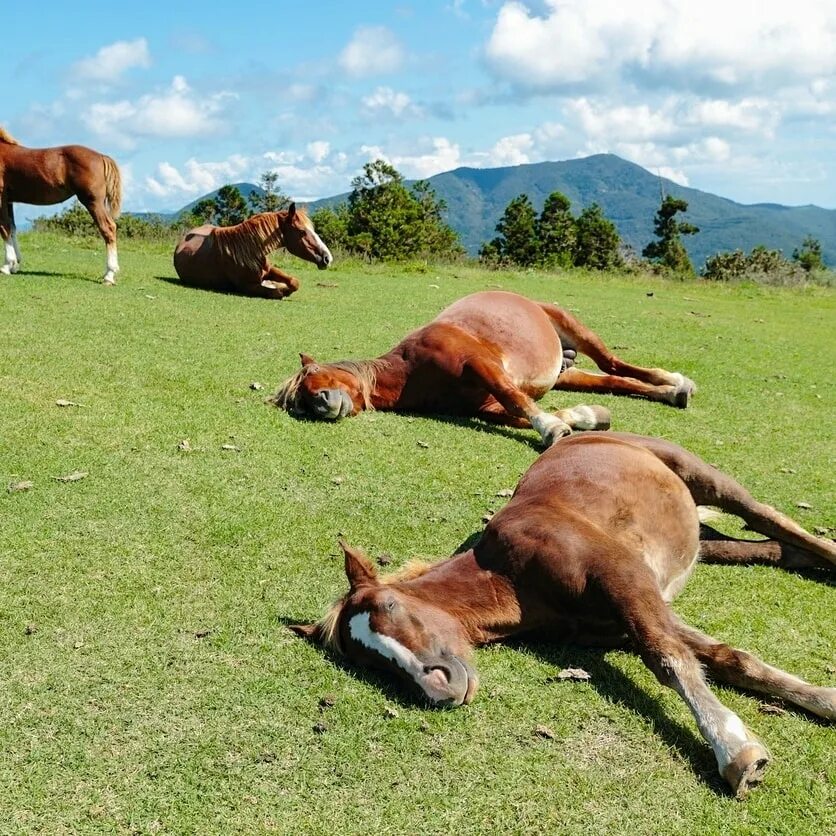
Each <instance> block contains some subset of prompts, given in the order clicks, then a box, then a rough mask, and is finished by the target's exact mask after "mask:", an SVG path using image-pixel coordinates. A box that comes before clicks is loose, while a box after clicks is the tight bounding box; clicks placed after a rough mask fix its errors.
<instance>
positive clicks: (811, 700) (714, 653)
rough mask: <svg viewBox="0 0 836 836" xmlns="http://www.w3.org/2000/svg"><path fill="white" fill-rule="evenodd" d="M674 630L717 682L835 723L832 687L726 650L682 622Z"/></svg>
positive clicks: (835, 690) (835, 694) (834, 690)
mask: <svg viewBox="0 0 836 836" xmlns="http://www.w3.org/2000/svg"><path fill="white" fill-rule="evenodd" d="M678 628H679V634H680V636H681V637H682V639H683V640H684V641H685V642H686V643H687V644H688V646H689V647H690V648H691V650H693V651H694V653H695V654H696V656H697V659H699V661H700V663H701V664H703V665H705V667H706V668H707V669H708V671H709V673H710V674H711V675H712V676H713V677H715V678H716V679H717V680H718V681H720V682H725V683H727V684H728V685H733V686H734V687H735V688H746V689H748V690H750V691H758V692H759V693H761V694H769V695H770V696H775V697H780V698H781V699H782V700H786V701H787V702H791V703H792V704H793V705H799V706H801V707H802V708H805V709H807V711H810V712H812V713H813V714H816V715H818V716H819V717H824V718H825V719H826V720H836V688H825V687H822V686H819V685H811V684H810V683H809V682H805V681H804V680H803V679H800V678H799V677H797V676H793V675H792V674H789V673H787V672H786V671H782V670H780V669H779V668H773V667H772V665H767V664H766V662H762V661H761V660H760V659H758V657H757V656H753V655H752V654H751V653H747V652H746V651H745V650H738V649H737V648H734V647H730V646H729V645H727V644H724V643H723V642H720V641H717V639H714V638H712V637H711V636H707V635H706V634H705V633H701V632H700V631H699V630H695V629H694V628H693V627H689V626H688V625H687V624H683V623H682V622H679V625H678Z"/></svg>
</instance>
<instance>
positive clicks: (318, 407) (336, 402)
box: [310, 389, 354, 421]
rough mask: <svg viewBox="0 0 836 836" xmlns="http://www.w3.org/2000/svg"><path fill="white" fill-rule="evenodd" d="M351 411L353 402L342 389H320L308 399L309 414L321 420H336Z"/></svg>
mask: <svg viewBox="0 0 836 836" xmlns="http://www.w3.org/2000/svg"><path fill="white" fill-rule="evenodd" d="M353 411H354V403H353V402H352V400H351V398H350V397H349V394H348V392H346V391H345V390H344V389H320V390H319V391H318V392H317V393H316V394H315V395H314V396H313V398H312V399H311V401H310V414H311V415H312V416H313V417H314V418H319V419H321V420H323V421H338V420H339V419H340V418H345V417H346V415H351V413H352V412H353Z"/></svg>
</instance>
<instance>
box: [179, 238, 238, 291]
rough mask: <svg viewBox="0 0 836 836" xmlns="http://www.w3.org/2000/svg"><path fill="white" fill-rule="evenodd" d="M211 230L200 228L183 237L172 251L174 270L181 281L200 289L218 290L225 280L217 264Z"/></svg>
mask: <svg viewBox="0 0 836 836" xmlns="http://www.w3.org/2000/svg"><path fill="white" fill-rule="evenodd" d="M212 229H213V227H211V226H202V227H198V228H197V229H192V230H190V231H189V232H187V233H186V234H185V235H184V236H183V238H182V239H181V240H180V242H179V243H178V244H177V247H176V249H175V250H174V269H175V270H176V271H177V275H178V276H179V277H180V278H181V279H184V280H186V281H189V282H193V283H199V284H200V285H201V286H202V287H214V288H219V287H222V286H224V285H225V284H226V279H225V277H224V276H223V275H222V274H221V270H220V267H219V264H218V259H217V252H216V250H215V246H214V242H213V240H212V237H211V231H212Z"/></svg>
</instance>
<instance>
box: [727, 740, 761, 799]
mask: <svg viewBox="0 0 836 836" xmlns="http://www.w3.org/2000/svg"><path fill="white" fill-rule="evenodd" d="M768 764H769V752H768V751H767V750H766V747H765V746H763V745H761V744H760V743H758V742H756V741H751V742H750V743H747V744H746V745H745V746H744V747H743V748H742V749H741V750H740V751H739V752H738V753H737V755H735V757H734V758H733V759H732V761H731V762H730V763H729V764H727V766H726V768H725V769H724V770H723V777H724V778H725V779H726V781H727V782H728V785H729V786H730V787H731V789H732V792H733V793H734V797H735V798H736V799H738V800H740V799H743V798H746V796H747V795H748V794H749V790H751V789H752V788H753V787H755V786H757V785H758V784H760V782H761V781H763V773H764V771H765V770H766V767H767V765H768Z"/></svg>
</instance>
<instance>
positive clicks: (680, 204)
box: [642, 195, 699, 275]
mask: <svg viewBox="0 0 836 836" xmlns="http://www.w3.org/2000/svg"><path fill="white" fill-rule="evenodd" d="M686 211H688V203H687V201H685V200H683V199H682V198H679V197H671V196H670V195H668V196H667V197H666V198H664V199H663V200H662V203H661V205H660V206H659V209H658V211H657V212H656V218H655V219H654V221H653V231H654V232H655V233H656V236H657V238H658V240H656V241H651V242H650V243H649V244H648V245H647V246H646V247H645V248H644V249H643V250H642V255H643V256H644V257H645V258H650V259H652V260H653V261H655V262H656V263H657V264H662V265H664V266H665V267H667V268H668V269H669V270H673V272H675V273H684V274H687V275H693V274H694V265H693V264H691V259H690V258H688V253H687V252H686V250H685V247H684V245H683V244H682V239H681V238H680V236H681V235H695V234H696V233H697V232H699V229H698V228H697V227H696V226H694V225H693V224H690V223H686V222H685V221H678V220H676V215H677V213H679V212H686Z"/></svg>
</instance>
